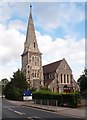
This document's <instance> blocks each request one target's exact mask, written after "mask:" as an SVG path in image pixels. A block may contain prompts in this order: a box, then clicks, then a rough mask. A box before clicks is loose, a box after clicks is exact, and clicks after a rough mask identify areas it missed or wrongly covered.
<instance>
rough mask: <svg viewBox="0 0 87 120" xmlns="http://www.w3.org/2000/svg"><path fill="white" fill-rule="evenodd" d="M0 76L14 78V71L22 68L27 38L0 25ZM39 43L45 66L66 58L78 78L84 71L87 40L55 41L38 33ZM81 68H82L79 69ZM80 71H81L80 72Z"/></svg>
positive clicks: (58, 39)
mask: <svg viewBox="0 0 87 120" xmlns="http://www.w3.org/2000/svg"><path fill="white" fill-rule="evenodd" d="M0 33H1V34H0V50H1V51H0V66H1V68H0V74H1V76H2V77H3V76H5V77H7V78H8V77H9V76H12V73H13V71H15V70H17V68H20V66H21V54H22V52H23V49H24V47H23V45H24V41H25V36H24V35H23V34H22V33H20V32H18V30H16V29H14V28H12V27H11V28H8V29H7V28H6V27H5V26H4V25H1V24H0ZM36 35H37V41H38V46H39V49H40V51H41V52H42V53H43V54H42V58H43V59H42V61H43V65H44V64H47V63H50V62H54V61H57V60H60V59H62V58H65V59H66V60H67V62H68V63H69V65H70V67H71V68H72V70H73V73H74V77H75V78H77V77H78V76H79V75H80V74H81V73H82V70H83V69H84V68H83V67H84V59H85V55H84V54H85V53H84V52H85V40H84V39H81V40H75V39H74V38H70V37H67V38H66V39H61V38H56V40H53V38H51V36H49V35H41V34H40V32H37V31H36ZM79 67H80V68H79ZM78 70H79V71H78Z"/></svg>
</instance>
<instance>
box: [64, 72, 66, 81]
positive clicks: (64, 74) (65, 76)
mask: <svg viewBox="0 0 87 120" xmlns="http://www.w3.org/2000/svg"><path fill="white" fill-rule="evenodd" d="M64 83H66V75H65V74H64Z"/></svg>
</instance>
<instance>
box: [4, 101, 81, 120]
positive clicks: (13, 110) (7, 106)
mask: <svg viewBox="0 0 87 120" xmlns="http://www.w3.org/2000/svg"><path fill="white" fill-rule="evenodd" d="M10 119H12V120H81V119H76V118H70V117H68V116H64V115H59V114H57V113H54V112H51V111H45V110H41V109H36V108H31V107H26V106H20V105H14V104H12V103H9V102H8V101H6V100H3V102H2V120H10Z"/></svg>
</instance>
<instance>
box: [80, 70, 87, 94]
mask: <svg viewBox="0 0 87 120" xmlns="http://www.w3.org/2000/svg"><path fill="white" fill-rule="evenodd" d="M78 82H79V84H80V90H81V92H83V91H85V90H87V69H85V70H84V74H83V75H81V77H80V78H79V79H78Z"/></svg>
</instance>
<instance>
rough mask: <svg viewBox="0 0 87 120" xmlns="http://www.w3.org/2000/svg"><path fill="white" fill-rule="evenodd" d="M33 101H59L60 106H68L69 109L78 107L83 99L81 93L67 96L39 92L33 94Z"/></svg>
mask: <svg viewBox="0 0 87 120" xmlns="http://www.w3.org/2000/svg"><path fill="white" fill-rule="evenodd" d="M32 97H33V100H34V99H38V100H43V101H44V100H49V101H51V100H57V105H58V106H68V107H77V106H78V104H79V102H80V100H81V97H80V94H79V93H67V94H59V93H52V92H49V91H47V92H46V91H38V92H33V94H32Z"/></svg>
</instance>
